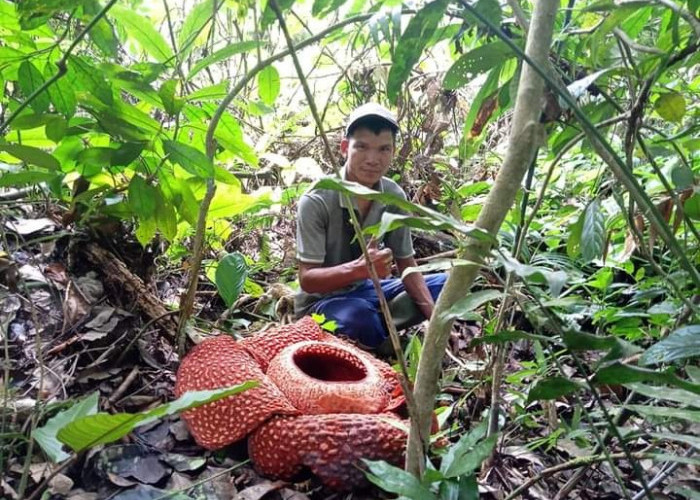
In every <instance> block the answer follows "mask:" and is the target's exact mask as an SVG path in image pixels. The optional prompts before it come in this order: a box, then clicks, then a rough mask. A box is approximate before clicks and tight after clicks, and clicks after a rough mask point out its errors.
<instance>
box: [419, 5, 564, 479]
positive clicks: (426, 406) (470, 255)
mask: <svg viewBox="0 0 700 500" xmlns="http://www.w3.org/2000/svg"><path fill="white" fill-rule="evenodd" d="M460 3H461V4H462V6H463V7H464V8H465V9H467V10H469V11H470V12H471V13H472V14H474V12H475V11H474V10H473V8H472V7H471V6H470V5H468V4H466V2H464V1H463V0H460ZM558 5H559V1H558V0H540V1H538V2H536V3H535V8H534V11H533V16H532V22H531V29H530V30H529V33H528V38H527V48H526V50H525V51H526V53H527V54H528V56H529V60H528V62H529V64H524V65H523V69H522V73H521V76H520V84H519V86H518V96H517V100H516V103H515V111H514V113H513V120H512V123H511V133H510V139H509V144H508V151H507V152H506V156H505V159H504V162H503V166H502V167H501V169H500V170H499V173H498V177H497V178H496V182H495V183H494V185H493V188H492V189H491V191H490V193H489V195H488V197H487V199H486V202H485V203H484V207H483V208H482V210H481V213H480V214H479V218H478V219H477V221H476V224H475V226H476V227H478V228H481V229H483V230H485V231H487V232H488V233H489V234H491V235H494V236H495V235H496V234H497V233H498V230H499V228H500V227H501V224H502V223H503V220H504V219H505V216H506V214H507V213H508V210H509V209H510V207H511V205H512V204H513V201H514V200H515V196H516V194H517V192H518V190H519V189H520V183H521V181H522V179H523V177H524V175H525V172H526V171H527V168H528V166H529V165H530V163H531V161H532V157H533V154H534V152H535V151H536V148H537V145H538V143H539V142H540V138H541V137H542V134H543V128H542V124H540V123H539V118H540V114H541V111H542V96H543V91H544V81H543V79H542V78H541V77H540V76H538V75H537V74H536V72H535V71H533V67H532V66H533V65H534V66H539V67H544V68H546V67H547V57H548V54H549V49H550V45H551V41H552V30H553V25H554V18H555V15H556V12H557V7H558ZM488 250H489V245H488V244H487V243H483V242H477V241H475V240H471V239H470V240H468V241H467V245H466V247H465V249H464V251H463V255H462V258H464V259H465V260H467V261H472V262H477V263H478V262H482V261H483V260H484V257H485V255H486V254H487V252H488ZM477 272H478V266H477V265H472V266H459V267H457V268H456V269H454V270H453V271H452V272H451V274H450V276H449V278H448V279H447V282H446V283H445V286H444V288H443V290H442V293H441V294H440V296H439V298H438V301H437V303H436V305H435V311H434V312H433V316H432V318H431V320H430V326H429V327H428V333H427V334H426V337H425V343H424V347H423V352H422V353H421V357H420V361H419V364H418V373H417V375H416V386H415V398H416V404H417V406H418V408H419V419H420V420H419V429H420V430H421V431H422V432H421V435H429V430H430V416H431V413H432V409H433V405H434V403H435V395H436V392H437V388H438V381H439V377H440V369H441V362H442V353H443V352H444V351H445V347H446V346H447V341H448V339H449V334H450V327H451V324H452V320H449V319H446V318H445V316H444V312H445V311H446V310H447V309H448V308H449V307H450V306H452V305H453V304H454V303H455V302H457V300H459V299H460V298H462V297H463V296H464V294H465V291H467V290H469V288H470V287H471V285H472V283H473V281H474V279H475V277H476V275H477ZM419 439H420V436H419V435H416V434H415V433H414V432H411V433H410V435H409V447H408V452H409V455H408V457H407V466H408V467H409V470H410V471H412V472H414V473H415V472H416V471H418V470H419V468H420V464H421V463H422V462H423V457H422V456H416V454H415V453H412V450H413V449H415V446H411V443H412V442H415V441H416V440H419Z"/></svg>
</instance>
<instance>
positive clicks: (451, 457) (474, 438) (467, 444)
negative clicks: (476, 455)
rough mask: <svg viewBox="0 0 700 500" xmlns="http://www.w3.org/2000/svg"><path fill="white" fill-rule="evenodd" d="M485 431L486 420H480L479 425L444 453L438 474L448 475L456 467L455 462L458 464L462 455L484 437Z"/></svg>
mask: <svg viewBox="0 0 700 500" xmlns="http://www.w3.org/2000/svg"><path fill="white" fill-rule="evenodd" d="M487 430H488V419H485V420H482V421H481V423H479V425H477V426H476V427H474V428H473V429H472V430H470V431H469V432H468V433H466V434H464V435H463V436H462V437H461V438H459V441H457V442H456V443H455V444H453V445H452V446H450V447H449V448H448V449H447V453H445V455H444V456H443V457H442V463H441V464H440V472H442V474H443V475H446V474H448V473H449V471H450V470H452V469H453V468H454V467H455V466H456V464H457V462H459V461H460V460H461V459H462V457H464V455H466V454H467V453H469V451H470V450H471V449H472V448H473V447H474V445H476V443H478V442H479V441H480V440H481V439H483V437H484V436H486V431H487Z"/></svg>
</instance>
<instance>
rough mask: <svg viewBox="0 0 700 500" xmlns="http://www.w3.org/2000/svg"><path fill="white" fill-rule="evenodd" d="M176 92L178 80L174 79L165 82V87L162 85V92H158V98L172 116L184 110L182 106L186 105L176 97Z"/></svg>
mask: <svg viewBox="0 0 700 500" xmlns="http://www.w3.org/2000/svg"><path fill="white" fill-rule="evenodd" d="M176 90H177V80H174V79H172V80H166V81H165V82H163V85H161V87H160V90H159V91H158V97H160V100H161V102H162V103H163V107H164V108H165V111H166V112H167V113H168V114H169V115H170V116H175V115H177V114H178V113H179V112H180V110H181V109H182V106H183V105H184V104H185V102H184V101H183V100H182V99H178V98H177V97H175V92H176Z"/></svg>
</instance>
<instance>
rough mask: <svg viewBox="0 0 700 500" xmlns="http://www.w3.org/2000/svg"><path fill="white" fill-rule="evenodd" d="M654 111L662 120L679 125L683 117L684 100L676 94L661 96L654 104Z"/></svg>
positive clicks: (670, 93)
mask: <svg viewBox="0 0 700 500" xmlns="http://www.w3.org/2000/svg"><path fill="white" fill-rule="evenodd" d="M654 109H655V110H656V112H657V113H658V114H659V116H661V118H663V119H664V120H668V121H670V122H677V123H679V122H681V121H682V120H683V116H685V98H684V97H683V96H682V95H681V94H679V93H677V92H669V93H668V94H663V95H662V96H660V97H659V98H658V99H657V100H656V102H655V103H654Z"/></svg>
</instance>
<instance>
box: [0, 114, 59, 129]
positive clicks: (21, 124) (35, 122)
mask: <svg viewBox="0 0 700 500" xmlns="http://www.w3.org/2000/svg"><path fill="white" fill-rule="evenodd" d="M56 116H57V115H53V114H50V113H31V114H28V115H21V116H18V117H17V118H15V119H14V120H13V121H12V124H11V125H10V126H11V127H12V128H13V129H14V130H31V129H33V128H37V127H43V126H44V125H46V124H47V123H49V122H50V121H51V120H52V119H53V118H55V117H56Z"/></svg>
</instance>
